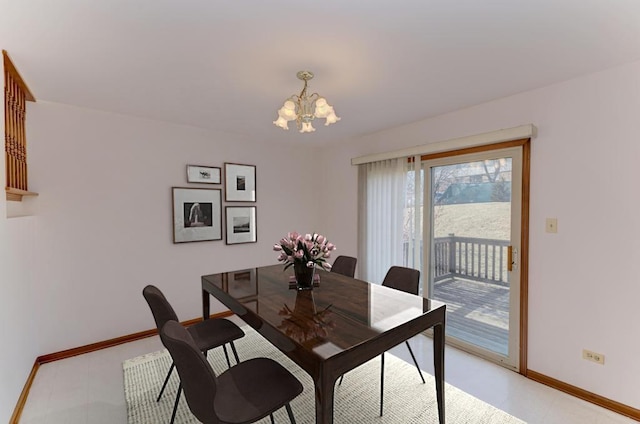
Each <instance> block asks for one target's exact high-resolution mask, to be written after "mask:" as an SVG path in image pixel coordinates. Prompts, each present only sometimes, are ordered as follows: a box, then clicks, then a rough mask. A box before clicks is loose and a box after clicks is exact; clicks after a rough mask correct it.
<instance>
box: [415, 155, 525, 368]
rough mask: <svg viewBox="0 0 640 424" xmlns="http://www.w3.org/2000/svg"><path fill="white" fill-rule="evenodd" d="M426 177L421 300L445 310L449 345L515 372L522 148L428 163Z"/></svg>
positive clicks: (516, 357) (517, 344) (517, 348)
mask: <svg viewBox="0 0 640 424" xmlns="http://www.w3.org/2000/svg"><path fill="white" fill-rule="evenodd" d="M422 170H423V173H424V178H425V184H424V188H425V192H424V218H423V219H424V221H423V222H424V239H425V241H427V242H426V243H424V245H425V247H426V249H424V258H423V261H424V263H427V264H429V266H428V267H427V269H426V272H424V273H423V275H424V277H425V278H424V285H425V289H424V290H423V292H424V295H425V296H427V297H429V298H431V299H437V300H441V301H444V302H446V303H447V314H448V316H447V328H446V332H447V336H448V338H449V342H451V343H452V344H455V345H457V346H459V347H462V348H464V349H466V350H470V351H472V352H474V353H477V354H479V355H481V356H484V357H486V358H488V359H491V360H493V361H496V362H499V363H501V364H503V365H505V366H507V367H510V368H517V367H518V358H519V328H520V323H519V319H520V272H519V266H518V253H519V252H520V234H521V231H520V223H521V211H522V195H521V187H522V148H521V147H514V148H508V149H501V150H491V151H485V152H481V153H473V154H467V155H460V156H452V157H444V158H437V159H427V160H423V162H422ZM423 269H424V268H423Z"/></svg>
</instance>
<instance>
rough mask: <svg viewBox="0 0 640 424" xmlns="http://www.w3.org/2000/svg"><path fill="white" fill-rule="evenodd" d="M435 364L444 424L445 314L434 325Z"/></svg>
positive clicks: (439, 410) (437, 396) (439, 420)
mask: <svg viewBox="0 0 640 424" xmlns="http://www.w3.org/2000/svg"><path fill="white" fill-rule="evenodd" d="M433 365H434V369H435V379H436V399H437V401H438V422H439V423H440V424H444V422H445V415H444V316H443V317H442V322H441V323H440V324H436V325H435V326H434V327H433Z"/></svg>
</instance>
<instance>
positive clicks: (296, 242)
mask: <svg viewBox="0 0 640 424" xmlns="http://www.w3.org/2000/svg"><path fill="white" fill-rule="evenodd" d="M335 248H336V246H335V245H334V244H333V243H329V242H328V241H327V238H326V237H325V236H323V235H320V234H315V233H314V234H305V235H304V236H303V235H302V234H298V233H297V232H295V231H294V232H292V233H289V234H287V236H286V237H284V238H282V239H281V240H280V242H279V243H276V244H274V245H273V250H275V251H276V252H280V255H279V256H278V261H280V262H284V263H285V267H284V269H287V268H289V267H290V266H292V265H294V264H298V265H301V264H304V265H305V266H306V267H307V268H313V267H314V266H315V265H319V266H322V267H323V268H324V269H326V270H329V269H331V264H329V263H328V262H327V259H329V258H330V257H331V252H332V251H333V250H335Z"/></svg>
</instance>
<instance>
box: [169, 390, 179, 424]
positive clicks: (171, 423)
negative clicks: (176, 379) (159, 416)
mask: <svg viewBox="0 0 640 424" xmlns="http://www.w3.org/2000/svg"><path fill="white" fill-rule="evenodd" d="M180 394H182V383H180V384H179V385H178V394H176V401H175V402H174V403H173V413H172V414H171V421H169V424H173V421H174V420H175V419H176V412H178V403H180Z"/></svg>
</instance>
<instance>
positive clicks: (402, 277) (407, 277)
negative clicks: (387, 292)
mask: <svg viewBox="0 0 640 424" xmlns="http://www.w3.org/2000/svg"><path fill="white" fill-rule="evenodd" d="M382 285H383V286H386V287H391V288H393V289H396V290H401V291H403V292H407V293H411V294H415V295H417V294H418V288H419V286H420V271H418V270H417V269H413V268H405V267H403V266H392V267H391V268H389V271H387V275H385V277H384V281H382Z"/></svg>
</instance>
